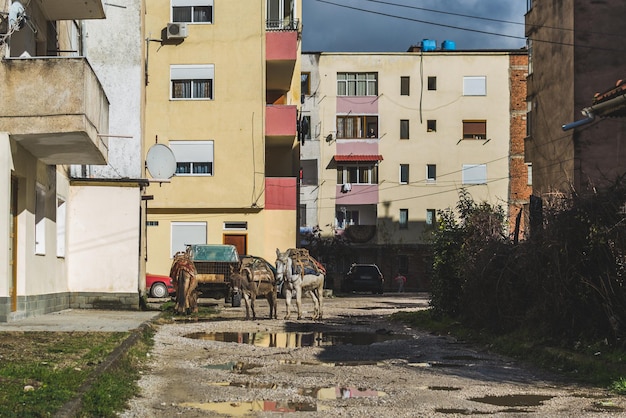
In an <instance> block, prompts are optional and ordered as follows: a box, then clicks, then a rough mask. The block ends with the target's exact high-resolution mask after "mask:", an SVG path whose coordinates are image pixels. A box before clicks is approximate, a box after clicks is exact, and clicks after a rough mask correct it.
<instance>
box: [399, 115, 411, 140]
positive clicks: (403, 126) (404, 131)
mask: <svg viewBox="0 0 626 418" xmlns="http://www.w3.org/2000/svg"><path fill="white" fill-rule="evenodd" d="M400 139H409V120H408V119H402V120H400Z"/></svg>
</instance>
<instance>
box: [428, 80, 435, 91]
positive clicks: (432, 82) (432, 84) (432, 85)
mask: <svg viewBox="0 0 626 418" xmlns="http://www.w3.org/2000/svg"><path fill="white" fill-rule="evenodd" d="M428 90H437V77H428Z"/></svg>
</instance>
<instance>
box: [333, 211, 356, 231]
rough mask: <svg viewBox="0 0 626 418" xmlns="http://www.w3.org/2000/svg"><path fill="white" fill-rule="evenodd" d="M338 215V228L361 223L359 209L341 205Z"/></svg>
mask: <svg viewBox="0 0 626 418" xmlns="http://www.w3.org/2000/svg"><path fill="white" fill-rule="evenodd" d="M336 216H337V228H339V229H345V228H347V227H349V226H350V225H358V224H359V211H358V210H347V209H346V208H345V207H344V206H341V207H340V208H339V210H338V211H337V212H336Z"/></svg>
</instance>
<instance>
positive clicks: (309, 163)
mask: <svg viewBox="0 0 626 418" xmlns="http://www.w3.org/2000/svg"><path fill="white" fill-rule="evenodd" d="M300 168H301V170H302V176H301V177H300V184H302V185H303V186H316V185H317V160H301V161H300Z"/></svg>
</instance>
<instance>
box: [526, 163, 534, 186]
mask: <svg viewBox="0 0 626 418" xmlns="http://www.w3.org/2000/svg"><path fill="white" fill-rule="evenodd" d="M526 169H527V171H528V178H527V179H526V184H528V185H529V186H532V185H533V164H532V163H527V164H526Z"/></svg>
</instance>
